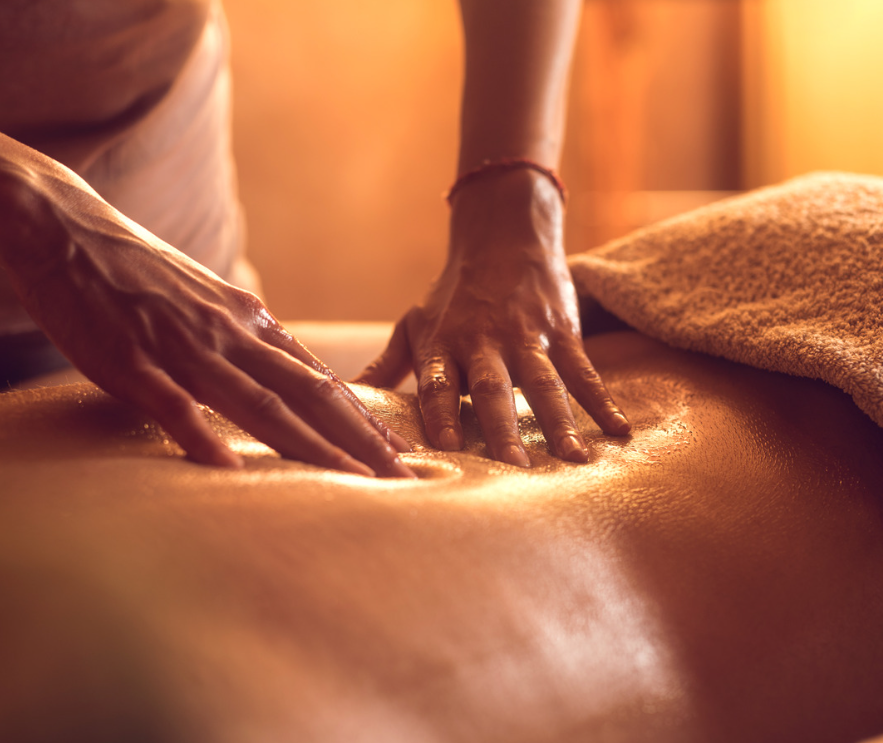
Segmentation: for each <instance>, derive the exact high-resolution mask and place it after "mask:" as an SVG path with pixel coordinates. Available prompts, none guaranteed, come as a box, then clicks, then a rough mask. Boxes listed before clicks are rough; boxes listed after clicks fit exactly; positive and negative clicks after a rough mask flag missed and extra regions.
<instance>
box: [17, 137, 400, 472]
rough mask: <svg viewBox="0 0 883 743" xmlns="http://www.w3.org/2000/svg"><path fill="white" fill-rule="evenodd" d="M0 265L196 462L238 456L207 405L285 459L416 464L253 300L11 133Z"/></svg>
mask: <svg viewBox="0 0 883 743" xmlns="http://www.w3.org/2000/svg"><path fill="white" fill-rule="evenodd" d="M0 270H4V271H5V272H6V274H7V276H8V278H9V280H10V283H11V284H12V286H13V288H14V289H15V291H16V294H17V296H18V298H19V300H20V301H21V303H22V304H23V305H24V307H25V309H26V310H27V311H28V312H29V313H30V315H31V316H32V317H33V319H34V320H35V321H36V322H37V324H38V325H40V327H41V328H42V329H43V331H44V332H45V333H46V334H47V335H48V336H49V338H50V339H51V340H52V341H53V343H55V344H56V346H58V348H59V349H60V350H61V351H62V353H64V354H65V355H66V356H67V357H68V359H70V361H71V362H72V363H73V364H74V365H76V366H77V367H78V368H79V369H80V371H82V372H83V373H84V374H86V376H88V377H89V378H90V379H92V381H94V382H95V383H97V384H98V385H100V386H101V387H103V388H104V389H105V390H106V391H108V392H110V393H111V394H113V395H115V396H117V397H119V398H120V399H123V400H126V401H128V402H130V403H133V404H135V405H136V406H138V407H139V408H141V409H142V410H144V411H145V412H147V413H148V414H150V415H151V416H152V417H154V418H155V419H156V420H157V421H158V422H159V423H160V424H161V425H162V426H163V427H164V428H165V429H166V430H167V431H168V433H169V434H170V435H171V436H172V437H173V438H175V439H176V440H177V441H178V443H179V444H181V446H182V447H183V448H184V449H185V450H186V451H187V453H188V454H189V455H190V457H191V458H193V459H194V460H196V461H198V462H202V463H205V464H215V465H225V466H237V465H239V464H240V460H239V457H238V456H237V455H236V454H234V453H233V452H232V451H230V450H229V449H228V448H227V447H226V446H225V445H224V444H223V442H222V441H221V440H220V439H219V438H218V437H217V436H216V435H215V434H214V432H213V431H212V429H211V428H210V426H209V425H208V423H207V422H206V420H205V418H204V416H203V413H202V411H201V410H200V409H199V407H198V406H197V405H196V403H197V402H201V403H204V404H206V405H208V406H210V407H212V408H214V409H215V410H217V411H218V412H220V413H222V414H224V415H226V416H227V417H228V418H229V419H230V420H232V421H233V422H235V423H237V424H238V425H240V426H241V427H242V428H244V429H245V430H247V431H249V432H250V433H252V434H253V435H254V436H255V437H257V438H258V439H260V440H261V441H263V442H264V443H266V444H268V445H269V446H272V447H273V448H274V449H276V450H277V451H279V452H280V453H281V454H282V455H283V456H286V457H290V458H293V459H300V460H303V461H306V462H310V463H313V464H318V465H321V466H325V467H330V468H334V469H340V470H344V471H348V472H353V473H359V474H374V473H376V474H378V475H384V476H389V475H399V476H410V475H411V474H412V473H411V472H410V470H409V469H408V468H407V467H406V466H405V465H404V464H403V463H402V462H401V461H400V460H399V459H398V456H397V453H396V451H395V449H394V448H393V446H391V445H390V442H392V443H393V444H395V445H396V446H397V447H398V448H399V449H400V450H405V449H407V444H405V442H404V441H403V440H402V439H400V438H399V437H397V436H395V435H394V434H391V433H390V432H388V431H387V430H386V429H385V428H384V427H383V426H382V425H381V424H380V423H379V422H378V421H377V420H376V419H375V418H374V417H373V416H372V415H371V414H370V413H368V411H367V410H366V409H365V407H364V406H363V405H362V404H361V403H360V402H359V401H358V399H357V398H356V397H355V396H354V395H353V394H352V392H350V391H349V389H348V388H347V387H346V386H345V385H344V384H343V383H342V382H340V380H339V379H337V377H335V376H334V375H333V374H332V373H331V372H330V370H328V369H327V368H326V367H325V366H324V365H323V364H322V363H321V362H320V361H319V360H318V359H316V358H315V357H313V356H312V354H310V352H309V351H308V350H307V349H306V348H304V347H303V346H302V345H301V344H300V343H298V342H297V341H296V340H295V339H294V338H292V337H291V336H290V335H289V334H288V333H287V332H285V330H284V329H283V328H282V327H281V326H280V325H279V323H277V322H276V320H275V319H274V318H273V316H272V315H271V314H270V312H269V311H268V310H267V308H266V307H264V305H263V304H262V303H261V302H260V300H259V299H258V298H257V297H255V296H253V295H252V294H249V293H248V292H245V291H242V290H240V289H237V288H235V287H233V286H231V285H229V284H227V283H226V282H224V281H222V280H221V279H220V278H218V277H217V276H216V275H215V274H213V273H212V272H210V271H208V270H207V269H205V268H203V267H202V266H201V265H199V264H198V263H196V262H195V261H193V260H191V259H190V258H188V257H187V256H185V255H184V254H183V253H180V252H179V251H177V250H175V249H174V248H173V247H171V246H169V245H167V244H165V243H163V242H162V241H161V240H159V239H158V238H157V237H155V236H154V235H152V234H151V233H149V232H148V231H147V230H145V229H143V228H142V227H140V226H139V225H137V224H135V223H134V222H132V221H131V220H129V219H127V218H126V217H125V216H124V215H122V214H120V213H119V212H118V211H117V210H115V209H113V208H112V207H111V206H110V205H109V204H107V203H106V202H105V201H103V200H102V199H101V198H100V197H99V196H98V194H96V193H95V191H93V190H92V189H91V188H90V187H89V186H88V184H87V183H86V182H85V181H83V180H82V179H81V178H79V177H78V176H77V175H76V174H75V173H73V172H72V171H71V170H69V169H67V168H66V167H64V166H63V165H60V164H59V163H57V162H55V161H53V160H52V159H50V158H48V157H46V156H44V155H41V154H40V153H39V152H37V151H36V150H32V149H30V148H28V147H25V146H24V145H22V144H20V143H19V142H16V141H15V140H13V139H10V138H9V137H6V136H4V135H2V134H0Z"/></svg>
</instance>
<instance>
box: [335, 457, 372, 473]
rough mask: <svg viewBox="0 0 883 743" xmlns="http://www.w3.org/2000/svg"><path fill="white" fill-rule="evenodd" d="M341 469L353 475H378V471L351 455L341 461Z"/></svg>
mask: <svg viewBox="0 0 883 743" xmlns="http://www.w3.org/2000/svg"><path fill="white" fill-rule="evenodd" d="M341 469H342V470H343V471H345V472H349V473H350V474H353V475H362V476H363V477H377V473H376V472H375V471H374V470H372V469H371V468H370V467H369V466H368V465H367V464H365V463H364V462H360V461H359V460H358V459H354V458H353V457H349V456H348V457H346V458H345V459H344V460H343V461H342V462H341Z"/></svg>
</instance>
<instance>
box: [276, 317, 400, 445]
mask: <svg viewBox="0 0 883 743" xmlns="http://www.w3.org/2000/svg"><path fill="white" fill-rule="evenodd" d="M261 339H262V340H264V341H265V342H267V343H269V344H270V345H271V346H274V347H275V348H279V349H281V350H282V351H285V352H286V353H288V354H289V355H291V356H293V357H294V358H295V359H297V360H298V361H300V362H302V363H304V364H306V365H307V366H309V367H310V368H312V369H314V370H315V371H317V372H319V373H320V374H324V375H325V376H328V377H330V378H331V379H333V380H334V381H335V382H337V383H338V384H339V385H340V387H341V390H342V391H343V393H344V395H346V397H347V398H348V399H349V401H350V403H352V405H353V406H355V408H356V409H357V410H358V411H359V412H360V413H361V414H362V415H363V416H364V418H365V420H367V421H368V422H369V423H370V424H371V425H372V426H374V428H375V429H376V430H377V431H379V432H380V434H381V435H382V436H383V437H384V438H385V439H386V440H387V441H388V442H389V443H390V444H391V445H392V446H393V447H394V448H395V449H396V451H398V452H409V451H411V445H410V444H409V443H408V442H407V441H405V439H403V438H402V437H401V436H399V434H397V433H396V432H395V431H393V430H392V429H391V428H389V427H388V426H387V425H386V424H384V423H383V421H381V420H379V419H378V418H376V417H375V416H374V415H373V414H372V413H371V411H370V410H368V408H367V407H366V406H365V404H364V403H363V402H362V401H361V400H360V399H359V398H358V396H357V395H356V394H355V393H354V392H353V391H352V390H351V389H350V388H349V387H347V386H346V385H345V384H344V383H343V382H342V381H341V379H340V377H338V376H337V374H335V373H334V372H333V371H332V370H331V369H330V368H329V367H328V366H327V365H326V364H325V363H324V362H322V361H320V360H319V359H318V358H316V356H314V355H313V354H312V353H311V352H310V350H309V349H308V348H307V347H306V346H304V345H303V344H302V343H301V342H300V341H298V340H297V339H296V338H294V336H292V335H291V334H290V333H289V332H288V331H286V330H285V328H283V327H282V326H281V325H278V324H276V325H275V327H270V328H267V329H265V330H264V332H262V333H261Z"/></svg>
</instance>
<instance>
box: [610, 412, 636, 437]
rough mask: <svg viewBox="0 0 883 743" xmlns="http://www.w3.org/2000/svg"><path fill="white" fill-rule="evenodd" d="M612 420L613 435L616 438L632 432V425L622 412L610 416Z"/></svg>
mask: <svg viewBox="0 0 883 743" xmlns="http://www.w3.org/2000/svg"><path fill="white" fill-rule="evenodd" d="M610 420H611V421H612V423H613V425H612V426H611V433H613V434H614V435H616V436H625V434H627V433H628V432H629V431H631V430H632V424H631V423H629V419H628V418H626V417H625V415H624V414H623V413H622V411H619V410H618V411H617V412H615V413H614V414H613V415H612V416H610Z"/></svg>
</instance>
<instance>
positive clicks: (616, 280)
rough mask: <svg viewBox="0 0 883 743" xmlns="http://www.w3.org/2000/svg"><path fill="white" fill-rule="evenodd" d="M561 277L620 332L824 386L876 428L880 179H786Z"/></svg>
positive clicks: (881, 352) (882, 220)
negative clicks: (620, 326) (614, 319)
mask: <svg viewBox="0 0 883 743" xmlns="http://www.w3.org/2000/svg"><path fill="white" fill-rule="evenodd" d="M571 270H572V272H573V275H574V280H575V282H576V286H577V290H578V292H580V294H583V293H585V294H589V295H591V296H593V297H595V299H597V300H598V302H600V304H601V305H602V306H604V307H605V308H606V309H607V310H609V311H610V312H612V313H613V314H614V315H616V316H618V317H619V318H621V319H622V320H624V321H625V322H627V323H628V324H629V325H631V326H632V327H634V328H636V329H638V330H640V331H642V332H644V333H647V334H648V335H651V336H653V337H656V338H659V339H660V340H662V341H665V342H666V343H669V344H670V345H672V346H677V347H679V348H686V349H690V350H695V351H702V352H705V353H709V354H713V355H716V356H723V357H724V358H727V359H730V360H732V361H738V362H741V363H744V364H750V365H751V366H756V367H760V368H762V369H769V370H773V371H780V372H786V373H789V374H795V375H799V376H804V377H812V378H817V379H823V380H825V381H826V382H829V383H831V384H833V385H835V386H837V387H839V388H840V389H842V390H844V391H846V392H847V393H848V394H850V395H851V396H852V398H853V399H854V400H855V402H856V403H857V404H858V406H859V407H860V408H861V409H862V410H864V411H865V412H866V413H867V414H868V415H870V416H871V418H873V419H874V421H876V422H877V424H878V425H880V426H883V178H877V177H872V176H857V175H848V174H841V173H819V174H813V175H809V176H805V177H802V178H797V179H795V180H792V181H788V182H787V183H784V184H782V185H780V186H774V187H770V188H764V189H760V190H758V191H754V192H751V193H749V194H746V195H744V196H738V197H736V198H732V199H728V200H726V201H722V202H719V203H717V204H713V205H711V206H708V207H704V208H702V209H698V210H696V211H693V212H690V213H688V214H684V215H682V216H679V217H676V218H674V219H670V220H666V221H665V222H661V223H659V224H657V225H654V226H651V227H648V228H645V229H643V230H639V231H638V232H635V233H632V234H631V235H629V236H627V237H625V238H623V239H620V240H616V241H613V242H610V243H608V244H607V245H604V246H602V247H600V248H598V249H596V250H592V251H589V252H588V253H584V254H581V255H577V256H573V257H572V258H571Z"/></svg>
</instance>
